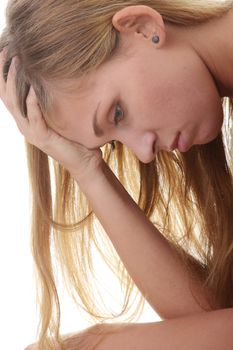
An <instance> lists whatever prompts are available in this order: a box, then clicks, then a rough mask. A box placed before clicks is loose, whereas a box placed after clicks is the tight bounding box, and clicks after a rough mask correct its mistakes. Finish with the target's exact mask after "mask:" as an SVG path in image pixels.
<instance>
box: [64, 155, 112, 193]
mask: <svg viewBox="0 0 233 350" xmlns="http://www.w3.org/2000/svg"><path fill="white" fill-rule="evenodd" d="M106 167H108V166H107V164H106V163H105V161H104V160H103V159H101V161H100V162H98V164H95V165H93V166H89V167H87V168H85V169H82V170H81V169H79V171H75V172H73V173H70V175H71V176H72V177H73V178H74V179H75V180H76V181H77V183H78V184H79V186H80V187H81V189H83V188H87V187H89V186H90V185H92V184H93V183H94V182H95V181H97V180H98V179H99V178H102V177H104V170H105V169H106Z"/></svg>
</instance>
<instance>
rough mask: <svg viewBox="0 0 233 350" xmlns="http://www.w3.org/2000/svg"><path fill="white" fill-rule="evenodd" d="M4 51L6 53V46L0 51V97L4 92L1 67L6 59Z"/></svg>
mask: <svg viewBox="0 0 233 350" xmlns="http://www.w3.org/2000/svg"><path fill="white" fill-rule="evenodd" d="M6 53H7V50H6V48H5V49H3V50H2V51H1V52H0V72H1V74H0V97H1V96H3V94H4V93H5V80H4V77H3V67H4V63H5V61H6Z"/></svg>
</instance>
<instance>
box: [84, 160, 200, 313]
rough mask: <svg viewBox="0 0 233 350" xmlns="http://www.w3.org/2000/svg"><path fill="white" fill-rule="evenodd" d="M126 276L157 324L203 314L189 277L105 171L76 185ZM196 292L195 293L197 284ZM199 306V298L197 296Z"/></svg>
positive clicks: (170, 249)
mask: <svg viewBox="0 0 233 350" xmlns="http://www.w3.org/2000/svg"><path fill="white" fill-rule="evenodd" d="M78 183H79V185H80V188H81V190H82V191H83V192H84V193H85V194H86V196H87V198H88V200H89V203H90V205H91V207H92V209H93V211H94V212H95V214H96V215H97V217H98V219H99V220H100V222H101V224H102V226H103V227H104V229H105V231H106V232H107V234H108V236H109V238H110V240H111V241H112V243H113V245H114V247H115V249H116V251H117V252H118V254H119V256H120V258H121V259H122V261H123V263H124V265H125V267H126V268H127V270H128V272H129V274H130V276H131V277H132V279H133V280H134V282H135V283H136V285H137V286H138V288H139V289H140V290H141V292H142V293H143V294H144V295H145V296H146V298H147V300H148V302H149V303H150V305H151V306H152V307H153V309H154V310H155V311H156V312H157V313H158V314H159V315H160V317H161V318H163V319H169V318H176V317H180V316H184V315H188V314H192V313H195V312H200V311H203V309H202V308H201V307H200V306H199V304H198V303H197V302H196V300H195V298H194V297H193V296H192V293H191V291H190V276H189V275H188V273H187V271H186V269H185V267H184V266H183V264H182V263H181V261H180V259H179V258H178V255H177V253H176V252H174V250H173V249H172V248H171V247H170V246H169V244H168V242H167V241H166V239H165V238H164V237H163V236H162V234H161V233H160V232H159V231H158V230H157V229H156V228H155V227H154V225H153V224H152V223H151V222H150V221H149V220H148V219H147V218H146V216H145V214H144V213H143V212H142V211H141V210H140V208H139V207H138V206H137V205H136V203H135V202H134V201H133V199H132V198H131V197H130V196H129V194H128V193H127V192H126V190H125V189H124V187H123V186H122V185H121V183H120V182H119V181H118V180H117V178H116V177H115V176H114V174H113V173H112V171H111V170H110V169H109V168H108V166H107V165H105V164H104V165H103V169H102V175H100V174H99V175H98V176H94V177H93V179H92V180H91V181H81V182H80V181H78ZM195 289H196V292H197V294H198V291H199V290H200V288H199V285H198V282H196V285H195ZM197 296H198V298H199V300H201V302H202V303H203V305H204V306H207V302H206V300H205V298H204V296H202V295H201V292H200V294H199V295H197Z"/></svg>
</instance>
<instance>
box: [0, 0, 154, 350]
mask: <svg viewBox="0 0 233 350" xmlns="http://www.w3.org/2000/svg"><path fill="white" fill-rule="evenodd" d="M6 4H7V1H6V0H1V2H0V31H2V29H3V27H4V25H5V7H6ZM0 130H1V136H0V149H1V152H0V154H1V167H0V169H1V171H0V215H1V217H0V220H1V234H0V276H1V289H0V327H1V328H0V334H1V335H0V344H1V346H0V348H1V349H2V350H23V349H24V348H25V347H26V346H27V345H28V344H30V343H33V342H34V341H35V334H36V327H37V316H36V315H37V314H36V305H35V299H34V298H35V290H34V283H33V278H32V257H31V252H30V246H29V243H30V236H29V223H30V222H29V216H30V209H29V192H28V174H27V165H26V156H25V148H24V139H23V136H22V135H21V134H20V132H19V131H18V129H17V126H16V123H15V122H14V119H13V117H12V116H11V115H10V113H9V112H8V111H7V109H6V108H5V106H4V105H3V103H2V101H0ZM112 284H113V282H112V281H110V285H111V290H112ZM62 300H63V302H64V305H63V309H62V310H63V311H64V312H63V314H64V315H62V327H61V328H62V333H69V332H72V331H75V330H79V329H83V328H85V327H87V326H88V325H89V324H88V322H87V320H86V319H84V318H81V317H80V315H79V313H78V311H77V310H75V308H74V304H73V303H72V302H71V300H70V299H69V298H68V297H67V296H66V295H65V294H64V297H63V299H62ZM156 320H159V317H158V316H157V315H156V314H155V313H154V311H153V310H152V309H151V308H150V306H149V305H148V304H146V307H145V309H144V313H143V315H142V317H141V318H140V320H139V321H138V322H152V321H156Z"/></svg>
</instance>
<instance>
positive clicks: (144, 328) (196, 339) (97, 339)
mask: <svg viewBox="0 0 233 350" xmlns="http://www.w3.org/2000/svg"><path fill="white" fill-rule="evenodd" d="M232 324H233V309H224V310H217V311H210V312H201V313H198V314H196V315H189V316H185V317H180V318H178V319H172V320H166V321H161V322H152V323H129V324H101V325H97V326H93V327H91V328H89V329H87V330H85V331H84V332H81V333H77V334H75V335H73V336H71V337H68V338H66V339H67V340H65V345H66V346H67V349H68V350H75V349H81V350H82V349H84V348H85V349H86V348H92V346H93V348H94V349H95V350H109V349H111V350H119V349H121V350H145V349H146V350H168V349H169V350H187V349H188V350H220V349H221V350H232V349H233V334H232ZM100 331H101V332H102V335H99V332H100ZM111 331H113V332H114V333H113V334H107V333H108V332H111ZM95 345H96V346H95Z"/></svg>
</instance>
